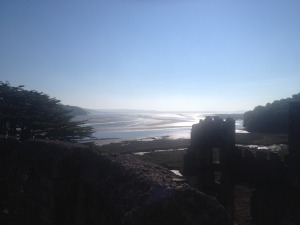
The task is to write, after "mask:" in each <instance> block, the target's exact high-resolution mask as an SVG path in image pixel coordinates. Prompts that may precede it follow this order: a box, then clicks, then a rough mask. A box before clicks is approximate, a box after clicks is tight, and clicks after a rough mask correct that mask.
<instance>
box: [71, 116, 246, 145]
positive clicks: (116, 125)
mask: <svg viewBox="0 0 300 225" xmlns="http://www.w3.org/2000/svg"><path fill="white" fill-rule="evenodd" d="M209 114H212V113H207V112H206V113H195V112H190V113H189V112H185V113H182V112H181V113H174V112H172V113H164V112H106V111H105V112H96V113H93V114H89V115H87V116H79V117H77V118H76V119H78V120H86V121H87V122H86V123H85V125H88V126H92V127H93V129H94V131H95V132H94V134H93V136H94V138H95V139H96V141H97V142H106V143H111V142H116V141H124V140H136V139H145V138H152V139H157V138H161V137H163V136H168V137H169V138H174V139H177V138H190V132H191V128H192V125H193V124H196V123H198V122H199V120H201V119H204V118H205V115H209ZM242 129H243V120H236V130H237V132H242ZM98 144H99V143H98Z"/></svg>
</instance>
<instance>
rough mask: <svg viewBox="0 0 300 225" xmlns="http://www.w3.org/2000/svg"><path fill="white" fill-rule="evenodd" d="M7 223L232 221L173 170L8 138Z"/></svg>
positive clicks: (3, 203) (219, 224) (4, 143)
mask: <svg viewBox="0 0 300 225" xmlns="http://www.w3.org/2000/svg"><path fill="white" fill-rule="evenodd" d="M0 147H1V149H0V151H1V158H0V163H1V164H0V167H1V168H0V171H1V172H0V173H1V174H0V176H1V177H0V178H1V184H0V185H1V187H0V188H1V189H0V191H1V192H0V224H7V225H10V224H14V225H19V224H22V225H23V224H24V225H25V224H26V225H27V224H28V225H29V224H37V225H43V224H47V225H52V224H64V225H68V224H76V225H83V224H87V225H92V224H110V225H111V224H112V225H114V224H128V225H129V224H130V225H134V224H136V225H142V224H143V225H144V224H146V225H147V224H164V225H167V224H174V225H175V224H178V225H179V224H180V225H184V224H197V225H201V224H203V225H223V224H228V217H227V215H226V213H225V211H224V209H223V207H222V206H220V204H219V203H218V202H217V201H216V200H215V199H214V198H212V197H210V196H208V195H205V194H203V193H201V192H199V191H197V190H195V189H193V188H191V187H190V186H188V185H187V184H185V183H183V182H182V181H178V180H177V179H176V177H175V176H174V175H173V174H172V173H171V172H170V171H168V170H167V169H165V168H162V167H159V166H156V165H153V164H149V163H146V162H142V161H139V160H137V159H135V158H134V157H133V156H130V155H121V156H115V157H112V156H107V155H101V154H98V153H96V152H94V151H92V150H90V149H88V148H86V147H84V146H82V145H77V144H69V143H62V142H53V141H28V142H24V143H19V142H17V141H16V140H12V139H0Z"/></svg>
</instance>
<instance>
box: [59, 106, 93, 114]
mask: <svg viewBox="0 0 300 225" xmlns="http://www.w3.org/2000/svg"><path fill="white" fill-rule="evenodd" d="M63 107H64V109H66V110H68V111H71V112H70V115H71V116H86V115H88V114H89V112H88V111H87V110H85V109H83V108H80V107H78V106H71V105H63Z"/></svg>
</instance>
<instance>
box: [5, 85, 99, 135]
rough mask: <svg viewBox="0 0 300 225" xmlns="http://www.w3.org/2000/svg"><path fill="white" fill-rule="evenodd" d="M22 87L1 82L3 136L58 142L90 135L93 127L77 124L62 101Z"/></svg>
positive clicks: (79, 122) (82, 122) (78, 122)
mask: <svg viewBox="0 0 300 225" xmlns="http://www.w3.org/2000/svg"><path fill="white" fill-rule="evenodd" d="M23 87H24V86H18V87H12V86H11V85H10V84H9V83H8V82H2V81H0V135H9V136H14V137H18V138H20V139H33V138H47V139H55V140H76V139H81V138H85V137H90V136H91V134H92V132H93V131H92V128H91V127H88V126H84V122H85V121H74V120H73V116H72V115H70V111H68V110H66V109H65V108H64V107H63V105H62V104H60V101H59V100H57V99H56V98H50V97H49V96H48V95H46V94H44V93H42V92H37V91H33V90H31V91H28V90H24V89H23Z"/></svg>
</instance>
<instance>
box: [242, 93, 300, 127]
mask: <svg viewBox="0 0 300 225" xmlns="http://www.w3.org/2000/svg"><path fill="white" fill-rule="evenodd" d="M295 101H300V93H299V94H296V95H293V96H292V98H287V99H281V100H276V101H274V102H273V103H268V104H266V106H257V107H255V108H254V110H252V111H248V112H246V113H245V114H244V127H245V128H246V130H247V131H250V132H265V133H288V129H289V104H290V103H291V102H295Z"/></svg>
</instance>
